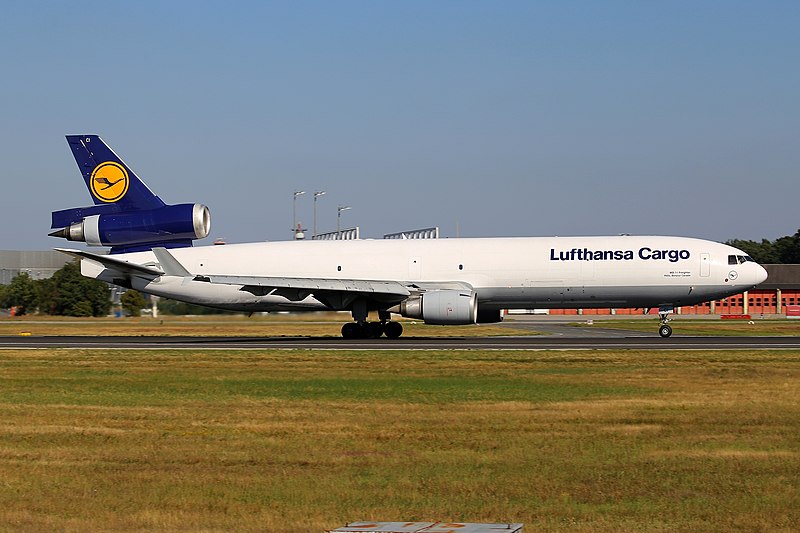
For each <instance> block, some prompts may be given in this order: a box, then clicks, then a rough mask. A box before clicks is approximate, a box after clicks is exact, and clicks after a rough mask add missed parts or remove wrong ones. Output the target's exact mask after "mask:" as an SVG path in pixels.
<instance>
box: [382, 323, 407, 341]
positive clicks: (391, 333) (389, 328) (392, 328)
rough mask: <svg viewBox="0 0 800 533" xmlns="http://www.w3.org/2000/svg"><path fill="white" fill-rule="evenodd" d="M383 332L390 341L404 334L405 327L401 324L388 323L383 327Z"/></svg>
mask: <svg viewBox="0 0 800 533" xmlns="http://www.w3.org/2000/svg"><path fill="white" fill-rule="evenodd" d="M383 332H384V333H385V334H386V336H387V337H389V338H390V339H396V338H398V337H399V336H400V335H402V334H403V325H402V324H401V323H400V322H387V323H386V324H384V325H383Z"/></svg>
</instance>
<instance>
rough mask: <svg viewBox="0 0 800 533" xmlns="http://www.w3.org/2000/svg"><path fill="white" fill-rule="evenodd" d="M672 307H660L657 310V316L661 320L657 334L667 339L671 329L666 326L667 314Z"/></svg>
mask: <svg viewBox="0 0 800 533" xmlns="http://www.w3.org/2000/svg"><path fill="white" fill-rule="evenodd" d="M672 310H673V308H672V307H666V306H661V307H659V308H658V316H659V317H660V318H661V326H659V328H658V334H659V335H660V336H661V337H663V338H667V337H669V336H671V335H672V327H671V326H670V325H669V324H667V322H669V318H667V317H668V316H669V314H670V313H671V312H672Z"/></svg>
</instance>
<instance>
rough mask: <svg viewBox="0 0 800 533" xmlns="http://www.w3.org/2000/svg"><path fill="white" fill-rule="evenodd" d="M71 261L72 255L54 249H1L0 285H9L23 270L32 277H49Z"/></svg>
mask: <svg viewBox="0 0 800 533" xmlns="http://www.w3.org/2000/svg"><path fill="white" fill-rule="evenodd" d="M70 261H72V258H71V257H70V256H68V255H65V254H62V253H60V252H56V251H54V250H47V251H19V250H0V285H8V284H9V283H11V280H12V279H14V277H16V276H17V275H19V274H21V273H22V272H26V273H27V274H28V275H29V276H30V277H31V278H32V279H46V278H49V277H51V276H52V275H53V274H55V272H56V271H57V270H58V269H59V268H61V267H63V266H64V265H65V264H67V263H68V262H70Z"/></svg>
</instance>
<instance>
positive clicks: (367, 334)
mask: <svg viewBox="0 0 800 533" xmlns="http://www.w3.org/2000/svg"><path fill="white" fill-rule="evenodd" d="M402 334H403V325H402V324H400V322H394V321H386V322H348V323H347V324H345V325H344V326H342V337H344V338H345V339H377V338H379V337H382V336H383V335H386V336H387V337H388V338H390V339H396V338H398V337H399V336H400V335H402Z"/></svg>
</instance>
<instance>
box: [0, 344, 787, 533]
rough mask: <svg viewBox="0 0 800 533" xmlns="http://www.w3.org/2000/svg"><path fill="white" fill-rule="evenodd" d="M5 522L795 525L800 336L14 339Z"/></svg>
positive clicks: (3, 462) (34, 527)
mask: <svg viewBox="0 0 800 533" xmlns="http://www.w3.org/2000/svg"><path fill="white" fill-rule="evenodd" d="M0 387H2V389H0V390H2V391H3V392H2V396H0V530H27V531H41V530H60V531H154V530H155V531H179V530H180V531H186V530H190V531H228V530H234V531H275V532H295V531H311V532H321V531H323V530H324V529H326V528H333V527H337V526H339V525H342V524H344V523H345V522H347V521H352V520H356V519H375V520H377V519H400V520H406V519H407V520H423V519H437V520H469V521H492V522H494V521H519V522H525V523H526V531H538V530H545V531H587V532H589V531H732V530H739V531H796V530H797V529H798V527H799V526H800V431H798V428H800V403H798V400H797V399H798V397H800V353H798V352H757V353H743V352H734V353H724V352H711V353H699V352H683V353H682V352H675V353H662V352H622V353H614V352H519V353H515V352H493V353H490V354H489V353H481V352H389V353H365V352H353V353H349V352H312V351H273V352H264V353H253V352H214V353H203V352H170V351H153V352H150V351H109V352H103V351H80V350H53V351H44V350H18V351H13V350H8V351H0Z"/></svg>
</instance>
